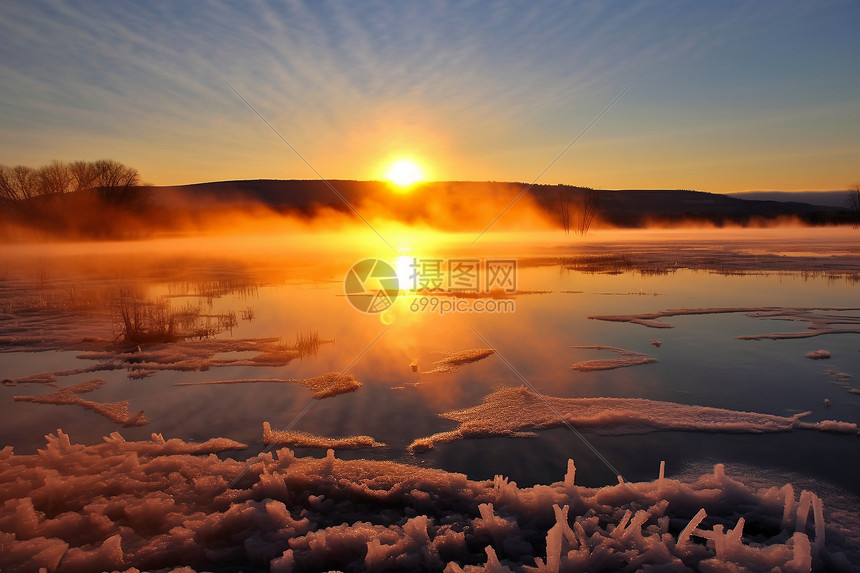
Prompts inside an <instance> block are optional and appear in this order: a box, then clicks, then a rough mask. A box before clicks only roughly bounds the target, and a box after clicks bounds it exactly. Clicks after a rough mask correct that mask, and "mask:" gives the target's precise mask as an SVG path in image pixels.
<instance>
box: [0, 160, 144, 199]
mask: <svg viewBox="0 0 860 573" xmlns="http://www.w3.org/2000/svg"><path fill="white" fill-rule="evenodd" d="M139 186H140V175H139V174H138V172H137V169H134V168H133V167H128V166H126V165H123V164H122V163H120V162H119V161H114V160H113V159H100V160H98V161H73V162H71V163H64V162H62V161H56V160H55V161H52V162H51V163H49V164H48V165H43V166H42V167H37V168H34V167H28V166H26V165H16V166H15V167H6V166H5V165H0V199H4V200H6V201H29V200H32V199H34V198H36V197H50V196H54V195H61V194H64V193H84V192H95V193H97V194H98V195H99V197H100V198H101V199H103V200H105V201H107V202H110V203H124V202H127V201H129V200H130V199H132V198H133V197H134V195H135V194H134V190H135V189H136V188H137V187H139Z"/></svg>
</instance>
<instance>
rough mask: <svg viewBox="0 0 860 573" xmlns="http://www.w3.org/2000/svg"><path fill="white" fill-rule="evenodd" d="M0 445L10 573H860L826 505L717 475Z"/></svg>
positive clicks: (5, 563)
mask: <svg viewBox="0 0 860 573" xmlns="http://www.w3.org/2000/svg"><path fill="white" fill-rule="evenodd" d="M47 439H48V444H47V447H46V448H45V449H44V450H39V453H38V454H36V455H15V454H14V453H13V451H12V448H11V447H6V448H5V449H3V450H2V451H0V499H2V500H3V505H2V510H1V511H0V568H2V570H3V571H4V572H8V571H36V570H38V569H39V568H40V567H44V568H46V569H47V570H48V571H87V572H90V571H102V570H105V571H112V570H119V571H124V570H130V569H133V568H136V569H139V570H159V569H164V570H169V569H170V568H174V567H178V566H186V567H190V568H191V569H194V570H210V571H218V570H228V569H229V570H238V569H241V570H243V571H257V570H259V571H265V570H271V571H276V572H282V571H324V570H331V569H340V570H350V571H360V570H371V571H378V570H386V569H389V570H436V571H442V570H446V571H461V570H465V571H482V570H487V571H509V570H511V571H585V570H587V571H604V570H605V571H614V570H621V569H624V570H631V571H635V570H639V569H648V568H649V567H648V566H650V565H655V566H658V567H657V568H656V570H659V571H689V570H690V569H694V570H703V571H747V570H748V571H770V570H774V569H773V568H775V567H778V568H779V569H777V570H781V571H810V570H845V571H850V570H856V568H857V564H858V563H860V554H858V552H857V551H856V550H855V549H854V548H851V547H849V546H848V542H846V541H845V537H844V535H843V533H844V531H846V529H847V528H850V527H851V526H850V525H848V526H847V527H846V524H838V523H833V524H829V525H825V522H824V508H823V504H822V502H821V500H820V499H819V498H818V497H817V496H816V495H815V494H813V493H811V492H808V491H802V492H801V493H800V494H799V496H798V495H796V494H795V491H794V489H793V488H792V486H791V485H785V486H783V487H782V488H776V487H773V488H770V489H760V490H756V489H754V488H751V487H748V486H745V485H744V484H742V483H740V482H738V481H736V480H734V479H732V478H730V477H728V476H727V475H726V474H725V473H724V470H723V467H722V466H721V465H717V466H715V467H714V472H713V474H709V475H703V476H701V477H700V478H698V479H697V480H696V481H694V482H690V483H684V482H681V481H677V480H674V479H668V478H664V477H663V476H662V467H661V472H660V473H661V476H660V477H659V478H658V479H657V480H655V481H652V482H646V483H619V484H618V485H614V486H607V487H604V488H598V489H592V488H584V487H579V486H577V485H575V483H574V474H575V467H574V465H573V462H572V461H570V462H569V463H568V471H567V474H566V475H565V476H564V479H563V481H561V482H557V483H554V484H551V485H546V486H544V485H537V486H535V487H532V488H519V487H517V485H516V484H515V483H513V482H509V481H508V480H507V479H505V478H503V477H501V476H497V477H496V479H495V480H494V481H493V482H489V481H482V482H476V481H470V480H469V479H467V478H466V477H465V476H464V475H461V474H453V473H447V472H444V471H441V470H435V469H426V468H419V467H415V466H411V465H405V464H398V463H393V462H379V461H367V460H354V461H346V460H340V459H337V458H335V457H334V454H333V452H332V451H331V450H329V452H328V455H327V456H326V457H325V458H311V457H303V458H297V457H295V456H294V454H293V452H291V451H290V450H288V449H281V450H279V451H277V452H276V455H271V454H265V455H261V456H260V458H259V459H253V460H249V462H248V463H249V464H250V469H249V471H248V472H246V473H245V474H244V475H243V477H242V478H241V479H240V480H238V482H237V483H236V484H233V481H234V480H235V479H236V477H237V476H240V475H242V471H243V470H244V469H245V467H246V464H245V462H241V461H234V460H232V459H227V460H221V459H219V458H218V457H216V456H215V455H214V454H211V453H210V455H208V456H200V455H194V454H200V453H205V452H212V451H219V450H223V449H231V448H235V447H241V446H242V445H241V444H237V443H235V442H232V441H230V440H222V439H215V440H210V441H209V442H207V443H205V444H188V443H185V442H182V441H180V440H167V441H165V440H164V439H162V438H161V437H160V436H153V441H152V442H126V441H125V440H123V439H122V438H121V437H120V436H119V434H116V433H114V434H112V435H111V437H109V438H105V443H103V444H99V445H94V446H83V445H72V444H71V442H70V440H69V438H68V436H67V435H65V434H63V433H62V431H59V430H58V432H57V434H56V435H53V434H51V435H49V436H47Z"/></svg>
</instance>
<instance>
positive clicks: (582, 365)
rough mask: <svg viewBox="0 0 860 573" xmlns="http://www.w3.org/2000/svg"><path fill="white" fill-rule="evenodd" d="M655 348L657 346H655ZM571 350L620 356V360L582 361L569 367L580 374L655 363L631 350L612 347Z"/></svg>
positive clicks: (584, 347) (644, 355)
mask: <svg viewBox="0 0 860 573" xmlns="http://www.w3.org/2000/svg"><path fill="white" fill-rule="evenodd" d="M656 346H659V344H657V345H656ZM571 348H577V349H580V350H609V351H612V352H615V353H618V354H620V355H621V357H620V358H604V359H601V360H583V361H581V362H577V363H575V364H573V365H572V366H571V367H570V368H571V369H572V370H579V371H580V372H592V371H594V370H612V369H614V368H626V367H628V366H638V365H640V364H649V363H651V362H657V359H656V358H652V357H650V356H648V355H646V354H642V353H640V352H634V351H632V350H624V349H623V348H615V347H614V346H603V345H600V344H593V345H591V346H571Z"/></svg>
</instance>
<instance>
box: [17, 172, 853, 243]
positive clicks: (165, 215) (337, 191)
mask: <svg viewBox="0 0 860 573" xmlns="http://www.w3.org/2000/svg"><path fill="white" fill-rule="evenodd" d="M526 190H528V192H526V193H524V191H526ZM831 195H832V194H822V195H818V194H816V195H815V196H814V197H813V198H812V199H813V200H816V201H817V202H818V203H819V204H812V203H809V202H804V201H797V200H791V201H786V200H779V201H777V200H771V199H768V200H762V199H764V197H765V195H757V197H759V198H755V199H753V198H751V197H752V196H755V194H743V197H735V196H729V195H722V194H715V193H704V192H701V191H689V190H647V189H625V190H593V189H587V188H583V187H574V186H570V185H534V186H531V187H529V186H527V185H526V184H524V183H504V182H457V181H446V182H432V183H424V184H420V185H416V186H415V187H414V188H413V189H412V190H411V191H410V192H409V193H398V192H397V190H396V189H393V188H392V186H391V185H390V184H388V183H385V182H379V181H344V180H340V181H330V182H325V181H320V180H265V179H264V180H246V181H216V182H210V183H198V184H194V185H182V186H172V187H139V188H136V189H135V190H134V193H131V194H129V197H130V198H133V201H125V200H124V201H123V202H116V201H114V202H111V203H105V202H103V201H100V199H99V196H98V194H93V193H85V192H77V193H63V194H57V195H53V196H51V197H37V198H34V199H33V200H24V201H5V202H0V240H3V239H5V240H18V238H21V240H26V237H33V236H36V237H39V238H79V239H117V238H120V239H127V238H135V237H140V238H143V237H147V236H153V235H158V234H164V233H174V232H183V233H195V232H219V230H224V229H238V228H240V225H245V226H246V227H247V226H250V228H261V226H262V225H264V224H265V223H266V222H267V221H268V220H269V219H270V218H271V216H272V215H279V214H280V215H291V216H295V217H300V218H305V219H308V220H310V219H313V218H315V217H320V216H324V215H326V214H333V213H334V214H338V213H340V214H342V215H341V216H348V217H353V216H354V214H353V213H352V210H351V208H350V206H352V207H354V208H355V209H357V210H358V211H359V212H360V213H361V214H362V216H365V217H367V218H369V219H374V218H379V219H391V220H396V221H400V222H403V223H405V224H419V223H420V224H423V225H426V226H429V227H434V228H437V229H440V230H447V231H451V230H456V231H466V230H480V229H483V228H484V227H485V226H486V225H487V224H488V223H489V222H490V221H492V220H493V219H494V218H495V217H497V216H499V215H500V214H501V213H502V212H503V211H505V209H506V207H508V206H510V205H513V207H512V208H511V209H510V210H509V211H507V212H506V213H505V215H504V216H502V217H501V218H500V219H499V221H498V223H497V224H496V225H495V228H496V229H504V228H514V227H516V228H520V229H530V228H534V226H533V225H538V226H543V227H545V225H546V224H547V222H549V224H551V225H557V226H558V227H559V228H561V227H562V225H563V223H562V221H563V217H562V212H563V209H562V205H567V206H568V208H569V212H570V218H569V220H571V221H576V217H577V216H578V213H580V212H581V209H582V205H583V204H585V203H586V202H588V201H596V203H597V210H596V216H595V218H594V225H593V227H595V228H596V227H620V228H642V227H647V226H651V225H656V226H660V227H671V226H679V225H688V224H709V225H716V226H723V225H759V224H764V225H766V224H769V223H774V222H777V221H781V220H785V219H790V220H792V221H795V222H799V223H802V224H807V225H833V224H846V223H852V222H853V221H852V220H851V214H850V212H849V210H848V209H847V208H846V207H845V206H844V203H842V204H840V203H838V202H837V201H835V199H834V198H833V197H832V196H831ZM768 196H769V197H772V196H773V195H768ZM777 196H779V197H781V198H788V199H799V198H807V197H809V194H785V193H783V194H779V195H777ZM825 196H826V197H830V202H831V203H837V204H836V205H834V204H831V205H826V204H822V201H820V199H822V198H824V197H825ZM843 197H844V198H845V199H847V193H844V192H843ZM275 223H276V225H275V227H276V228H277V225H280V224H282V223H280V222H277V221H276V222H275ZM571 228H572V229H573V230H576V228H577V227H576V223H575V222H574V223H573V224H572V225H571Z"/></svg>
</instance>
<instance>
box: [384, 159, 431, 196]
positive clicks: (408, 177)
mask: <svg viewBox="0 0 860 573" xmlns="http://www.w3.org/2000/svg"><path fill="white" fill-rule="evenodd" d="M385 179H386V180H387V181H390V182H391V183H393V184H395V185H397V186H398V187H401V188H403V189H405V188H407V187H410V186H412V185H414V184H415V183H418V182H419V181H423V180H424V173H423V172H422V170H421V167H420V166H419V165H418V164H417V163H416V162H414V161H412V160H411V159H398V160H397V161H395V162H394V163H392V164H391V165H390V166H389V167H388V169H387V170H386V171H385Z"/></svg>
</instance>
